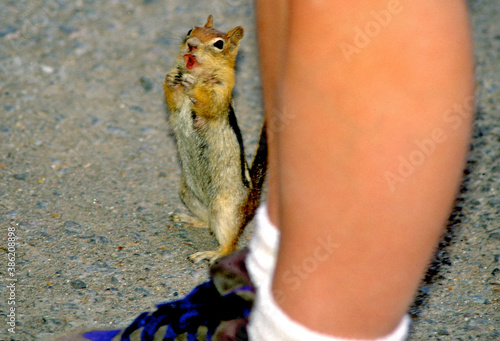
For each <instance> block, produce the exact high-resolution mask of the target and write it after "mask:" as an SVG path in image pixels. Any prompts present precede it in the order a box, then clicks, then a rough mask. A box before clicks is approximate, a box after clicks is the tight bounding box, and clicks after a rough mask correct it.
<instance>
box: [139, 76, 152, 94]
mask: <svg viewBox="0 0 500 341" xmlns="http://www.w3.org/2000/svg"><path fill="white" fill-rule="evenodd" d="M139 82H140V83H141V86H142V88H143V89H144V91H146V92H149V91H151V90H153V88H154V83H153V81H152V80H151V78H149V77H146V76H143V77H141V78H140V79H139Z"/></svg>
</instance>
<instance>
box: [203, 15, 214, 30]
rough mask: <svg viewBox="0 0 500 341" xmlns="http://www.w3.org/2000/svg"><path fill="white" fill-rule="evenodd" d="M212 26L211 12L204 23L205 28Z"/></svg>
mask: <svg viewBox="0 0 500 341" xmlns="http://www.w3.org/2000/svg"><path fill="white" fill-rule="evenodd" d="M212 27H214V17H212V14H210V15H209V16H208V19H207V23H206V24H205V28H212Z"/></svg>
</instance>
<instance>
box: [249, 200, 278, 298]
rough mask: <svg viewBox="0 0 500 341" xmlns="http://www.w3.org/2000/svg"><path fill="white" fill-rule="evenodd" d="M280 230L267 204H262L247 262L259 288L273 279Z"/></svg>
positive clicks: (257, 215)
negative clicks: (270, 214)
mask: <svg viewBox="0 0 500 341" xmlns="http://www.w3.org/2000/svg"><path fill="white" fill-rule="evenodd" d="M279 236H280V232H279V230H278V229H277V228H276V227H275V226H274V225H273V224H272V223H271V221H270V220H269V216H268V214H267V206H266V205H265V204H263V205H261V206H260V207H259V208H258V210H257V214H256V227H255V233H254V235H253V237H252V240H251V241H250V244H249V249H250V253H249V254H248V256H247V260H246V264H247V269H248V273H249V275H250V278H251V279H252V282H253V284H254V285H255V287H256V288H257V289H259V288H260V286H261V285H262V283H264V282H266V281H269V280H271V278H272V276H273V274H274V268H275V266H276V258H277V254H278V248H279V245H278V244H279Z"/></svg>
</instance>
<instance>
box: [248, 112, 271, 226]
mask: <svg viewBox="0 0 500 341" xmlns="http://www.w3.org/2000/svg"><path fill="white" fill-rule="evenodd" d="M266 172H267V138H266V122H265V121H264V124H263V125H262V130H261V132H260V137H259V145H258V147H257V152H256V153H255V157H254V159H253V162H252V167H251V168H250V178H251V179H252V189H251V190H250V193H249V194H248V198H247V202H246V205H244V206H243V207H242V209H243V210H244V212H243V216H244V217H245V221H244V222H243V226H242V228H244V227H245V226H246V225H247V224H248V223H249V222H250V220H252V218H253V216H254V215H255V212H256V211H257V208H258V207H259V203H260V196H261V194H262V187H263V185H264V181H265V180H266Z"/></svg>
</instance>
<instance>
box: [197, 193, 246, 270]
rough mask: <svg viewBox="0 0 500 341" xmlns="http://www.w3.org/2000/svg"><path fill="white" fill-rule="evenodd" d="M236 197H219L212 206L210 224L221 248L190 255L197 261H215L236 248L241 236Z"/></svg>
mask: <svg viewBox="0 0 500 341" xmlns="http://www.w3.org/2000/svg"><path fill="white" fill-rule="evenodd" d="M232 199H234V198H230V196H229V198H227V200H225V199H223V198H220V197H219V198H217V200H214V202H213V203H212V206H211V208H210V217H209V224H210V228H211V230H212V232H213V233H214V235H215V237H216V238H217V241H218V242H219V245H220V246H219V249H218V250H214V251H200V252H196V253H194V254H192V255H191V256H189V259H191V260H192V261H194V262H195V263H198V262H201V261H202V260H204V259H207V260H208V261H209V262H210V263H213V262H214V261H215V260H216V259H217V258H219V257H222V256H225V255H227V254H229V253H231V252H233V251H234V250H236V246H237V244H238V238H239V236H240V233H241V231H240V226H239V225H240V220H241V219H240V214H239V209H238V205H235V203H234V202H233V200H232Z"/></svg>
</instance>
